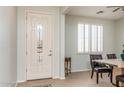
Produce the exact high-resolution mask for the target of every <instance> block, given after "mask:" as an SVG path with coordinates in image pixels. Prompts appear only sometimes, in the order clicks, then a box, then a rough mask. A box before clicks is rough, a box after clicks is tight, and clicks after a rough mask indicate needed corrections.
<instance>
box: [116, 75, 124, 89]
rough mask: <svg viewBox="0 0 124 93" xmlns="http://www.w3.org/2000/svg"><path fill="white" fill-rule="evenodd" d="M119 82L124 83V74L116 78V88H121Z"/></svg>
mask: <svg viewBox="0 0 124 93" xmlns="http://www.w3.org/2000/svg"><path fill="white" fill-rule="evenodd" d="M119 82H123V83H124V74H122V75H117V76H116V86H117V87H119Z"/></svg>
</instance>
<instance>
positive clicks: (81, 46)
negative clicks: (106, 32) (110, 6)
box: [78, 24, 103, 53]
mask: <svg viewBox="0 0 124 93" xmlns="http://www.w3.org/2000/svg"><path fill="white" fill-rule="evenodd" d="M102 51H103V26H102V25H91V24H78V53H88V52H102Z"/></svg>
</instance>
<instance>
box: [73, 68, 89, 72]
mask: <svg viewBox="0 0 124 93" xmlns="http://www.w3.org/2000/svg"><path fill="white" fill-rule="evenodd" d="M90 70H91V69H77V70H72V72H82V71H90Z"/></svg>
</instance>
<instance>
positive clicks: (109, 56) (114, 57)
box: [107, 54, 117, 59]
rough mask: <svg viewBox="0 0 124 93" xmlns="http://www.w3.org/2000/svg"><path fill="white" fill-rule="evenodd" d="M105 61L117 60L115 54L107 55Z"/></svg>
mask: <svg viewBox="0 0 124 93" xmlns="http://www.w3.org/2000/svg"><path fill="white" fill-rule="evenodd" d="M107 59H117V57H116V54H107Z"/></svg>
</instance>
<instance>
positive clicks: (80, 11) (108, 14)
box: [67, 6, 124, 20]
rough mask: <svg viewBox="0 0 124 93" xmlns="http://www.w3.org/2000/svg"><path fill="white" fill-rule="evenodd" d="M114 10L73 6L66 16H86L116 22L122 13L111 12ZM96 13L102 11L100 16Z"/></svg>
mask: <svg viewBox="0 0 124 93" xmlns="http://www.w3.org/2000/svg"><path fill="white" fill-rule="evenodd" d="M114 9H115V8H107V7H106V6H73V7H71V10H70V11H69V12H68V13H67V15H77V16H86V17H94V18H102V19H110V20H118V19H120V18H122V17H124V11H122V10H121V9H119V10H118V11H116V12H114V13H113V12H112V11H113V10H114ZM98 11H104V13H102V14H96V12H98Z"/></svg>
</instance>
